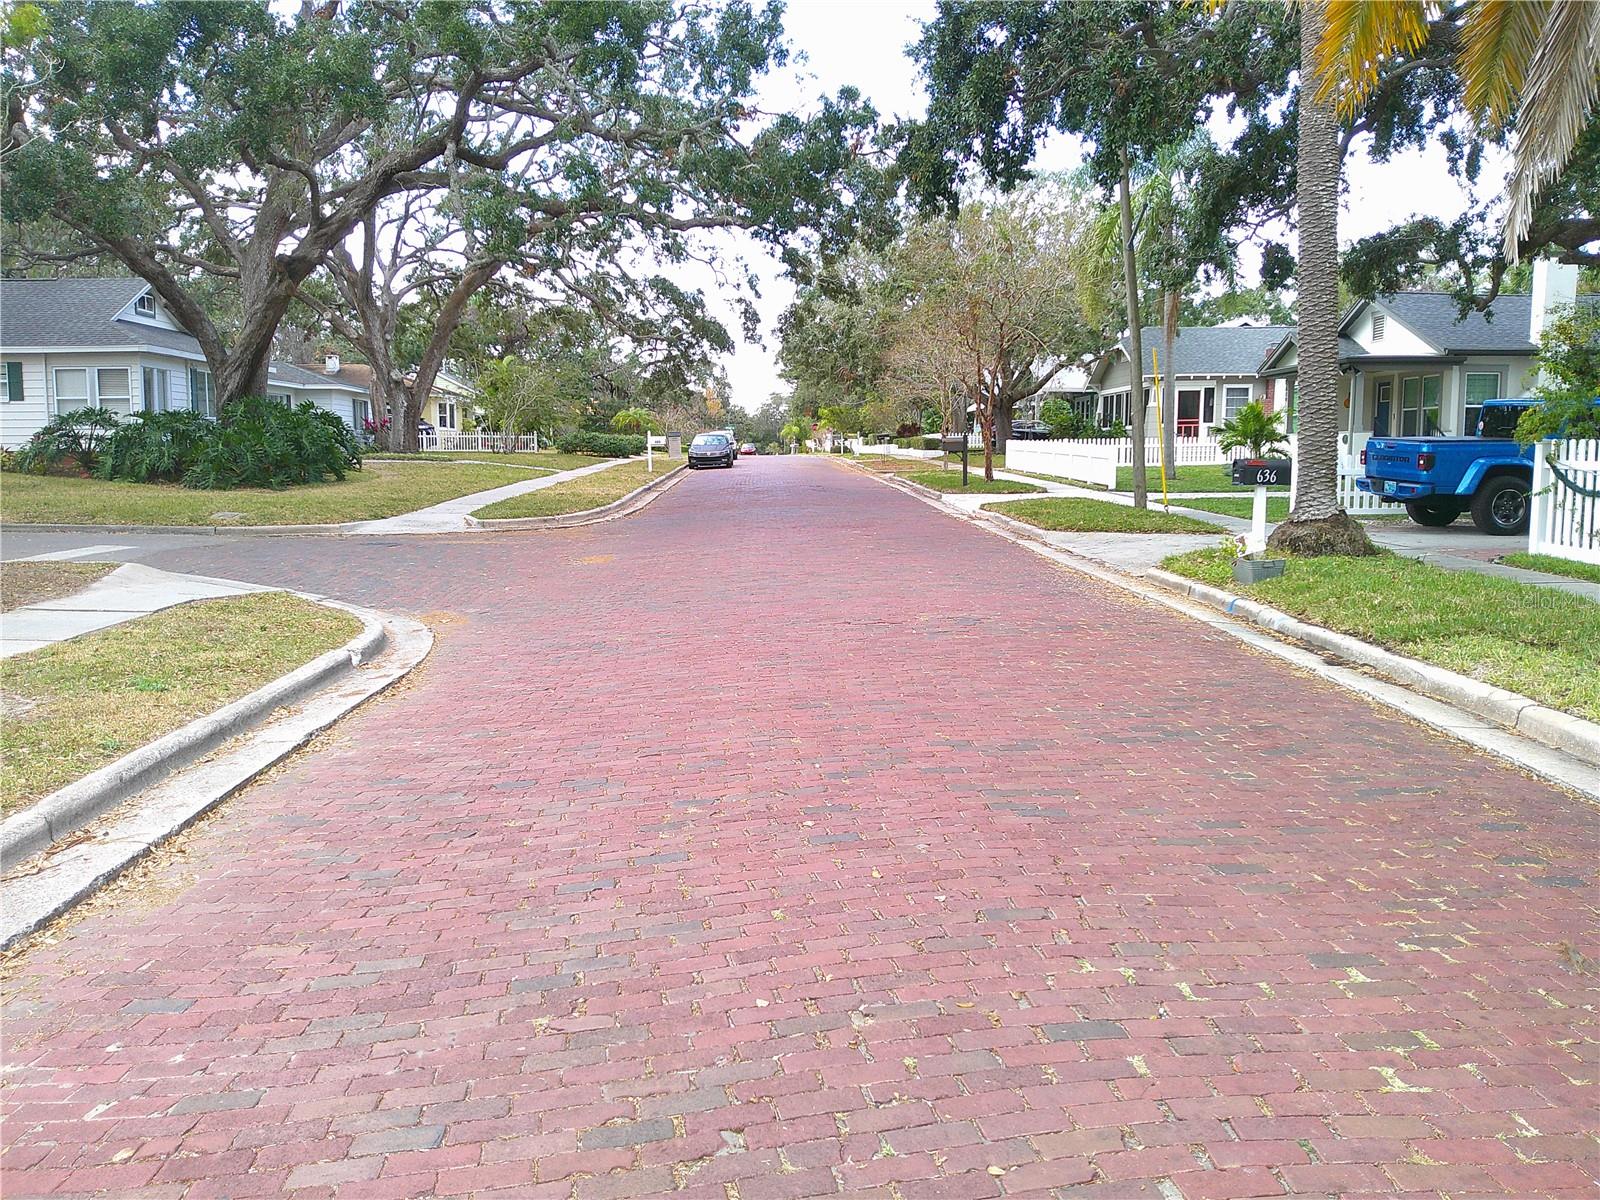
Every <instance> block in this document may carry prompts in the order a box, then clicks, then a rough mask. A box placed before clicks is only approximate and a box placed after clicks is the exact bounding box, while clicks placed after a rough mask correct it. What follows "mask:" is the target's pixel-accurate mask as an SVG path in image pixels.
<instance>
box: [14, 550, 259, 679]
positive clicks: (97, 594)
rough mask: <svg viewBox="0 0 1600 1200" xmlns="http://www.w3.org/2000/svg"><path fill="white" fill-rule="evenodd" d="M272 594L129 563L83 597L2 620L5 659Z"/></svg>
mask: <svg viewBox="0 0 1600 1200" xmlns="http://www.w3.org/2000/svg"><path fill="white" fill-rule="evenodd" d="M272 590H273V589H272V588H267V587H260V586H257V585H255V584H249V583H235V582H233V581H231V580H226V579H210V578H208V577H206V576H204V575H176V574H173V573H172V572H170V571H158V570H156V569H155V568H154V567H147V566H144V565H143V564H142V563H124V564H123V565H122V566H120V567H118V568H117V569H116V570H115V571H112V572H111V574H109V575H107V576H105V577H104V578H101V579H97V580H95V582H93V583H91V584H90V585H89V586H88V587H86V588H84V589H83V590H82V591H81V592H74V593H73V594H72V595H70V596H60V597H58V598H56V599H54V600H46V601H44V602H43V603H40V604H27V605H23V606H22V607H21V608H14V609H12V610H11V611H10V612H8V613H6V614H5V615H4V616H3V617H0V658H9V657H11V656H12V655H13V654H25V653H27V652H28V651H29V650H37V649H39V648H40V647H41V646H50V645H53V644H55V643H56V642H64V641H67V640H68V639H69V638H75V637H79V636H81V635H82V634H85V633H93V632H94V631H95V630H97V629H106V628H109V627H110V626H112V625H120V624H122V623H123V622H124V621H132V620H133V619H135V618H136V617H143V616H147V615H149V614H150V613H153V612H159V611H160V610H161V609H163V608H171V607H172V606H173V605H175V604H187V603H188V602H189V601H190V600H215V599H218V598H219V597H223V596H243V595H245V594H246V593H248V592H270V591H272Z"/></svg>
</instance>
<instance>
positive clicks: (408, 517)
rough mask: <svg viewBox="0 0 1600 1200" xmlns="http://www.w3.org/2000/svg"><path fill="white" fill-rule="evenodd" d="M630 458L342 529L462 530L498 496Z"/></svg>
mask: <svg viewBox="0 0 1600 1200" xmlns="http://www.w3.org/2000/svg"><path fill="white" fill-rule="evenodd" d="M632 461H634V460H633V459H631V458H613V459H609V460H607V461H606V462H601V463H595V464H594V465H593V466H590V467H579V468H577V469H576V470H572V471H562V472H560V473H559V474H556V475H545V476H542V477H540V478H538V479H521V480H518V481H517V482H516V483H508V484H506V485H505V486H504V487H497V488H490V489H489V490H488V491H486V492H474V493H472V495H470V496H457V497H456V498H455V499H454V500H446V501H444V502H443V503H442V504H434V505H430V506H429V507H428V508H419V509H418V510H417V511H416V512H409V513H402V514H401V515H400V516H398V517H384V518H383V519H381V520H377V521H356V522H353V523H351V524H349V525H346V526H344V527H343V529H344V532H345V533H347V534H351V535H353V536H358V537H359V536H362V535H365V534H394V533H465V532H466V531H467V530H469V529H473V528H475V527H476V526H474V525H471V524H469V523H468V520H467V518H468V517H470V516H471V515H472V514H473V513H474V512H476V511H477V510H478V509H480V508H486V507H487V506H489V505H491V504H495V503H497V502H499V501H501V500H510V499H511V498H512V497H514V496H526V495H527V494H528V493H529V492H537V491H542V490H543V489H545V488H547V487H555V486H556V485H557V484H559V483H565V482H566V481H567V480H569V479H576V478H578V476H580V475H593V474H594V473H595V472H596V471H609V470H610V469H611V468H612V467H615V466H619V465H621V464H622V463H625V462H632Z"/></svg>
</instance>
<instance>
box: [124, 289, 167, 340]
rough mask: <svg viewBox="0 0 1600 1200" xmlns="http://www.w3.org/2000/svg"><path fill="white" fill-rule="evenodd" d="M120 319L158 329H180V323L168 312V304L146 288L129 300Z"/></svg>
mask: <svg viewBox="0 0 1600 1200" xmlns="http://www.w3.org/2000/svg"><path fill="white" fill-rule="evenodd" d="M116 319H117V320H119V321H133V322H135V323H137V324H139V325H153V326H155V327H156V328H157V329H178V330H181V329H182V328H183V326H181V325H179V324H178V323H177V322H176V321H174V320H173V319H172V317H171V316H170V315H169V314H168V312H167V308H166V305H164V304H162V303H161V301H160V300H159V299H158V298H157V296H156V294H155V293H154V292H153V291H151V290H150V289H149V288H145V289H144V290H143V291H142V292H140V293H139V294H138V295H137V296H135V297H134V298H133V299H132V300H130V301H128V303H127V304H125V305H124V306H123V308H122V311H121V312H119V313H118V314H117V317H116Z"/></svg>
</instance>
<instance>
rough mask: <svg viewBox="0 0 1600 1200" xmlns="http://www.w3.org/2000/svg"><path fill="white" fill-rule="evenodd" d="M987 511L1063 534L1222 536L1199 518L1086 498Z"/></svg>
mask: <svg viewBox="0 0 1600 1200" xmlns="http://www.w3.org/2000/svg"><path fill="white" fill-rule="evenodd" d="M985 507H990V508H993V510H994V511H995V512H997V513H1001V514H1002V515H1004V516H1007V517H1013V518H1015V519H1016V520H1018V521H1022V522H1025V523H1026V524H1028V525H1034V526H1037V527H1038V528H1040V529H1050V530H1054V531H1057V532H1061V533H1218V532H1220V530H1219V529H1218V528H1217V526H1215V525H1213V524H1211V523H1210V522H1209V521H1202V520H1200V519H1199V518H1197V517H1186V516H1182V515H1180V514H1178V513H1164V512H1162V511H1161V510H1160V509H1157V508H1133V507H1131V506H1130V505H1126V504H1117V503H1114V502H1113V501H1110V500H1091V499H1088V498H1087V497H1083V496H1052V497H1050V498H1049V499H1047V500H1018V501H1017V502H1016V503H1015V504H1004V505H992V506H991V505H986V506H985Z"/></svg>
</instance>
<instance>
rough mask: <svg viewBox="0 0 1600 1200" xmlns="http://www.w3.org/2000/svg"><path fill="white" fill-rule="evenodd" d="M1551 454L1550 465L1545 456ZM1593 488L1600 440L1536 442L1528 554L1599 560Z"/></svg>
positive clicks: (1599, 502) (1598, 485) (1598, 503)
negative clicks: (1553, 463)
mask: <svg viewBox="0 0 1600 1200" xmlns="http://www.w3.org/2000/svg"><path fill="white" fill-rule="evenodd" d="M1552 458H1553V459H1554V460H1555V467H1554V468H1552V467H1551V465H1550V461H1549V460H1550V459H1552ZM1557 471H1559V472H1560V474H1559V475H1558V474H1557ZM1580 489H1582V490H1580ZM1584 492H1588V493H1590V494H1589V495H1585V494H1584ZM1596 492H1600V440H1592V441H1572V442H1541V443H1540V444H1539V445H1537V446H1535V447H1534V450H1533V496H1532V497H1531V507H1530V511H1529V513H1528V553H1529V554H1553V555H1555V556H1556V557H1557V558H1570V559H1572V560H1574V561H1576V562H1586V563H1596V564H1600V499H1596V497H1595V495H1594V493H1596Z"/></svg>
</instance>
